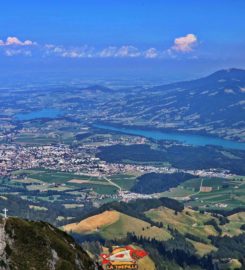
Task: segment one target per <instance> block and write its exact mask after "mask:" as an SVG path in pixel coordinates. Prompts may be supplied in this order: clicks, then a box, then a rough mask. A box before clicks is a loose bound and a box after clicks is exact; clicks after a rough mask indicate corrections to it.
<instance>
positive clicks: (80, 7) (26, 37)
mask: <svg viewBox="0 0 245 270" xmlns="http://www.w3.org/2000/svg"><path fill="white" fill-rule="evenodd" d="M244 10H245V2H244V1H243V0H237V1H232V0H224V1H211V0H200V1H195V0H185V1H180V0H165V1H161V0H156V1H154V2H152V1H147V0H137V1H130V0H125V1H113V0H105V1H100V0H90V1H88V0H85V1H78V0H70V1H58V0H54V1H52V2H50V1H47V0H44V1H35V2H31V1H29V0H23V1H17V0H10V1H3V3H1V16H0V29H1V32H0V62H1V66H0V73H1V75H0V78H2V79H6V78H7V79H8V80H15V79H17V80H18V79H19V78H26V79H33V78H39V79H40V78H41V79H42V78H49V77H52V76H54V77H56V78H63V79H74V78H76V79H80V78H83V79H85V78H89V79H98V78H107V79H112V78H113V79H117V78H120V79H128V80H135V79H136V78H137V79H141V78H142V79H144V80H156V81H158V80H159V81H161V80H166V81H174V80H181V79H189V78H197V77H200V76H203V75H206V74H210V73H212V72H214V71H216V70H218V69H221V68H230V67H236V68H245V64H244V63H245V62H244V60H245V52H244V47H245V35H244V26H245V23H244V16H243V14H244Z"/></svg>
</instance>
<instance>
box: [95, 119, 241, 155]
mask: <svg viewBox="0 0 245 270" xmlns="http://www.w3.org/2000/svg"><path fill="white" fill-rule="evenodd" d="M93 126H94V127H96V128H100V129H106V130H111V131H116V132H121V133H125V134H131V135H138V136H142V137H146V138H150V139H154V140H173V141H178V142H182V143H186V144H190V145H195V146H205V145H215V146H222V147H224V148H228V149H238V150H245V143H240V142H235V141H230V140H225V139H221V138H216V137H210V136H204V135H193V134H187V133H181V132H163V131H155V130H142V129H136V128H128V127H114V126H110V125H102V124H94V125H93Z"/></svg>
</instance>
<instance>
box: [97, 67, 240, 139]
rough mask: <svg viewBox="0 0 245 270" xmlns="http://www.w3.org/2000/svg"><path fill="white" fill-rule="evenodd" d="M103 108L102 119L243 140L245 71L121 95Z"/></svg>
mask: <svg viewBox="0 0 245 270" xmlns="http://www.w3.org/2000/svg"><path fill="white" fill-rule="evenodd" d="M119 97H120V99H119V98H117V95H116V94H115V92H114V97H113V98H111V100H110V101H109V102H108V101H107V102H106V103H104V104H103V105H102V108H101V110H102V111H103V117H100V119H101V120H105V121H112V122H114V123H120V124H127V125H138V126H144V127H154V128H156V127H157V128H165V129H166V128H167V129H173V130H179V131H186V132H192V133H204V134H213V135H215V136H220V137H224V138H229V139H236V140H241V141H244V140H245V117H244V116H245V70H241V69H227V70H220V71H217V72H215V73H213V74H212V75H210V76H207V77H204V78H201V79H197V80H192V81H184V82H177V83H172V84H167V85H162V86H156V87H152V88H147V89H145V88H143V87H142V88H135V89H131V90H130V91H125V90H124V95H122V93H120V96H119Z"/></svg>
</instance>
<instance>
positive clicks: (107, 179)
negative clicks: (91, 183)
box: [104, 176, 122, 191]
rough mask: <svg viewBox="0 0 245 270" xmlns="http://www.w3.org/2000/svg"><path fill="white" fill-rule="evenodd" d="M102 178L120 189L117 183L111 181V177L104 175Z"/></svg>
mask: <svg viewBox="0 0 245 270" xmlns="http://www.w3.org/2000/svg"><path fill="white" fill-rule="evenodd" d="M104 179H105V180H106V181H107V182H108V183H110V184H111V185H112V186H114V187H116V188H118V189H119V191H122V188H121V187H120V186H119V185H118V184H116V183H114V182H112V181H111V179H109V178H107V177H106V176H104Z"/></svg>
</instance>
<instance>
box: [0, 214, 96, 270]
mask: <svg viewBox="0 0 245 270" xmlns="http://www.w3.org/2000/svg"><path fill="white" fill-rule="evenodd" d="M9 269H18V270H27V269H35V270H94V269H96V267H95V264H94V262H93V261H92V260H91V258H90V257H89V256H88V254H87V253H86V252H85V251H84V250H83V249H82V248H81V247H80V246H79V245H77V244H76V243H75V242H74V240H73V238H72V237H70V236H69V235H68V234H66V233H64V232H62V231H60V230H58V229H57V228H55V227H53V226H51V225H50V224H48V223H45V222H34V221H28V220H22V219H18V218H8V219H7V220H0V270H9Z"/></svg>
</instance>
